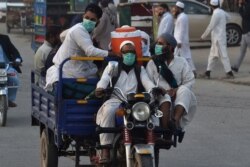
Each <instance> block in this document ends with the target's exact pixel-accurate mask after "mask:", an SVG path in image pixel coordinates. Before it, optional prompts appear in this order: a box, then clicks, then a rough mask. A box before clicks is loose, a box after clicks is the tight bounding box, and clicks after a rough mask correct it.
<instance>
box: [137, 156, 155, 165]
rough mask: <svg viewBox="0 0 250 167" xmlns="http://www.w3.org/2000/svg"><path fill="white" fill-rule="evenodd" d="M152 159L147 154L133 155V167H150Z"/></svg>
mask: <svg viewBox="0 0 250 167" xmlns="http://www.w3.org/2000/svg"><path fill="white" fill-rule="evenodd" d="M152 166H153V159H152V156H151V155H148V154H137V153H136V154H135V162H134V167H152Z"/></svg>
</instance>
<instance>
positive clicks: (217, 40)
mask: <svg viewBox="0 0 250 167" xmlns="http://www.w3.org/2000/svg"><path fill="white" fill-rule="evenodd" d="M228 19H229V15H228V14H227V13H226V12H225V11H223V10H222V9H220V8H217V9H215V10H214V11H213V15H212V18H211V20H210V23H209V25H208V27H207V29H206V30H205V32H204V33H203V34H202V36H201V38H202V39H205V38H206V37H207V36H208V34H209V33H211V42H212V44H211V49H210V54H209V56H208V65H207V71H212V70H213V68H214V66H215V63H216V61H217V60H218V58H220V60H221V62H222V64H223V66H224V69H225V71H226V72H229V71H231V65H230V60H229V58H228V54H227V36H226V24H227V21H228Z"/></svg>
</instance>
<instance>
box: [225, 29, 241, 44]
mask: <svg viewBox="0 0 250 167" xmlns="http://www.w3.org/2000/svg"><path fill="white" fill-rule="evenodd" d="M226 31H227V45H228V46H236V45H239V43H240V41H241V29H240V28H239V27H238V26H236V25H227V28H226Z"/></svg>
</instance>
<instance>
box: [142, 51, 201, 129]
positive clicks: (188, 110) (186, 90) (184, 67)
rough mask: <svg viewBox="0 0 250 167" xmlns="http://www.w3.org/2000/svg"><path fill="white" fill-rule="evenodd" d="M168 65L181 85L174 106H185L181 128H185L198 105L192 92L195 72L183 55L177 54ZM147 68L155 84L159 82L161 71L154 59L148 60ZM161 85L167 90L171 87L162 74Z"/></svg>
mask: <svg viewBox="0 0 250 167" xmlns="http://www.w3.org/2000/svg"><path fill="white" fill-rule="evenodd" d="M166 65H167V63H166ZM167 66H168V68H169V69H170V70H171V71H172V73H173V75H174V77H175V79H176V82H177V84H178V86H179V87H178V90H177V92H176V99H175V101H174V106H177V105H181V106H183V107H184V108H185V114H184V116H183V117H182V118H181V121H180V126H181V128H182V129H183V130H185V127H186V126H187V125H188V124H189V123H190V122H191V120H192V119H193V117H194V114H195V112H196V107H197V101H196V97H195V95H194V93H193V92H192V86H193V84H194V83H195V79H194V74H193V72H192V71H191V70H190V67H189V65H188V63H187V61H186V60H185V59H184V58H183V57H178V56H175V57H174V59H173V60H172V61H171V63H170V64H169V65H167ZM146 70H147V73H148V77H149V78H150V79H151V80H153V81H154V84H156V83H157V82H158V78H159V73H158V71H157V67H156V65H155V63H154V62H153V60H150V61H149V62H148V64H147V68H146ZM159 87H162V88H164V89H166V90H168V89H170V86H169V84H168V83H167V81H166V80H165V79H164V78H163V77H162V76H160V79H159Z"/></svg>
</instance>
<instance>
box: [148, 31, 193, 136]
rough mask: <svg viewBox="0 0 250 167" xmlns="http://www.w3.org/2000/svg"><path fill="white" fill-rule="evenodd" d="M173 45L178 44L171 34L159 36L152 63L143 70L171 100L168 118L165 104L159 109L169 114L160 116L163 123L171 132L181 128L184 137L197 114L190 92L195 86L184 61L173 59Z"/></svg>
mask: <svg viewBox="0 0 250 167" xmlns="http://www.w3.org/2000/svg"><path fill="white" fill-rule="evenodd" d="M176 46H177V42H176V40H175V38H174V37H173V36H172V35H171V34H168V33H163V34H161V35H160V37H159V38H158V39H157V41H156V45H155V55H154V56H153V60H150V61H149V62H148V64H147V67H146V70H147V73H148V76H149V78H150V80H152V81H154V83H155V84H156V83H157V82H159V87H161V88H162V91H163V92H164V93H167V94H169V95H170V97H171V98H172V102H173V103H172V105H173V108H174V112H173V116H170V105H169V103H168V102H164V103H162V104H161V106H160V107H161V108H160V109H161V110H162V112H163V113H168V114H167V115H165V116H163V121H164V122H162V124H163V125H164V126H165V127H166V126H167V127H168V128H170V129H172V130H173V131H175V130H176V129H180V128H181V130H182V133H181V135H182V138H183V135H184V131H185V127H186V125H187V124H188V123H189V122H190V121H191V120H192V118H193V116H194V113H195V111H196V106H197V102H196V97H195V95H194V93H193V92H192V86H193V84H194V83H195V78H194V74H193V72H192V70H191V69H190V67H189V65H188V62H187V61H186V59H185V58H183V57H179V56H174V50H175V47H176ZM159 66H161V69H160V68H159ZM159 73H160V78H159ZM171 137H172V136H171V135H168V136H167V135H166V136H165V138H166V139H167V140H168V139H171Z"/></svg>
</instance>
